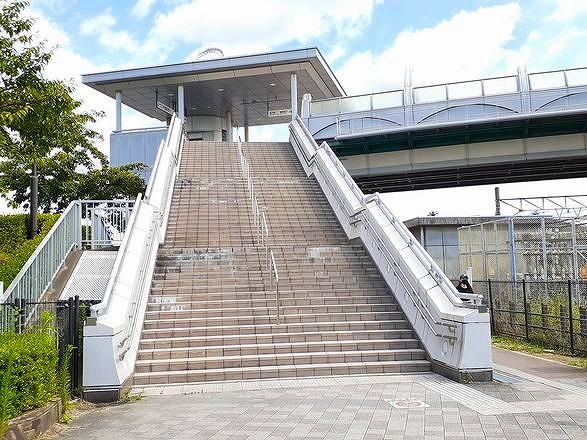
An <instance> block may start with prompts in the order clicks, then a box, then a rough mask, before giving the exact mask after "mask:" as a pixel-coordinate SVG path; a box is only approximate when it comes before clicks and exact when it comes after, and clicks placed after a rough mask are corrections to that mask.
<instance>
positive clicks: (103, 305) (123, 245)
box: [92, 193, 143, 316]
mask: <svg viewBox="0 0 587 440" xmlns="http://www.w3.org/2000/svg"><path fill="white" fill-rule="evenodd" d="M142 201H143V195H142V194H140V193H139V194H138V195H137V198H136V199H135V203H134V209H133V212H132V214H131V216H130V219H129V221H128V226H127V229H126V230H127V231H128V232H127V233H125V234H124V237H122V242H121V243H120V248H119V250H118V252H117V254H116V259H115V260H114V266H113V267H112V274H116V273H118V272H119V270H120V263H121V261H122V257H123V254H124V250H125V249H126V247H127V243H128V239H129V236H130V231H131V230H132V228H133V226H134V224H135V221H136V217H137V213H138V212H139V209H140V206H141V203H142ZM114 281H115V277H114V276H111V277H110V279H109V280H108V284H107V286H106V292H105V293H104V297H103V298H102V301H101V302H100V303H98V304H96V305H94V306H92V311H94V312H95V314H96V316H100V314H101V312H102V311H103V310H104V309H105V308H107V307H108V303H109V302H110V297H111V292H112V287H113V286H114Z"/></svg>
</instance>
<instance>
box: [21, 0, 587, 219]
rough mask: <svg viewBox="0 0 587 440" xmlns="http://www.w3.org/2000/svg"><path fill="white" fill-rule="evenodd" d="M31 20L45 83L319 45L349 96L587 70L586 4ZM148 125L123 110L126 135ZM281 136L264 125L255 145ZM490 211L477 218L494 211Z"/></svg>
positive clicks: (60, 0) (106, 13) (149, 8)
mask: <svg viewBox="0 0 587 440" xmlns="http://www.w3.org/2000/svg"><path fill="white" fill-rule="evenodd" d="M30 13H31V14H32V15H33V16H34V17H36V18H37V30H38V34H39V36H40V38H44V39H46V40H47V41H48V43H49V44H50V45H51V46H54V47H56V51H55V56H54V59H53V61H52V62H51V65H50V66H49V74H50V75H51V76H54V77H59V78H65V79H71V80H73V81H75V82H79V75H80V74H81V73H89V72H95V71H103V70H109V69H115V68H124V67H138V66H145V65H153V64H162V63H173V62H182V61H185V60H188V59H190V58H193V56H194V54H195V53H197V52H198V51H199V50H201V49H202V48H205V47H209V46H216V47H220V48H221V49H222V50H223V51H224V52H225V54H226V55H239V54H245V53H255V52H262V51H269V50H280V49H291V48H299V47H307V46H317V47H319V48H320V50H321V51H322V53H323V54H324V55H325V58H326V60H327V61H328V62H329V63H330V65H331V66H332V68H333V69H334V71H335V72H336V74H337V76H338V77H339V79H340V80H341V82H342V84H343V86H344V87H345V89H346V90H347V92H349V93H351V94H352V93H362V92H369V91H381V90H385V89H392V88H395V87H397V86H398V85H401V84H402V83H403V77H404V72H405V71H406V68H411V69H412V71H413V78H414V83H415V84H424V83H428V84H430V83H436V82H444V81H450V80H460V79H474V78H476V77H481V76H486V75H497V74H504V73H508V74H509V73H515V71H516V68H517V67H518V66H521V65H526V66H527V67H528V70H529V71H540V70H547V69H558V68H568V67H583V66H586V65H587V26H585V23H587V0H523V1H522V0H520V1H490V0H479V1H463V0H442V1H439V0H412V1H406V0H386V1H385V0H296V1H288V0H273V1H271V0H246V1H242V0H240V1H239V0H231V1H229V0H119V1H107V0H93V1H88V0H32V5H31V8H30ZM78 94H79V96H80V97H81V98H82V99H83V100H84V101H85V102H86V106H88V107H89V108H93V109H96V110H102V111H104V112H105V113H106V117H105V118H104V119H103V120H102V121H100V123H99V124H98V129H99V130H100V131H101V132H103V133H104V135H105V136H106V137H107V135H108V133H109V132H110V130H111V129H112V126H113V113H114V104H113V102H112V101H111V100H110V99H109V98H105V97H102V96H101V95H99V94H98V93H96V92H93V91H91V90H89V89H88V88H86V87H84V86H81V85H80V86H79V87H78ZM154 124H156V123H155V122H154V121H152V120H148V119H145V118H144V117H143V116H142V115H139V114H137V113H136V112H133V111H131V110H130V109H126V110H125V112H124V126H125V128H132V127H140V126H148V125H154ZM280 133H281V134H282V133H283V129H281V131H280V129H279V128H277V129H275V128H261V129H257V130H255V131H254V132H253V134H252V137H253V138H256V139H257V140H267V139H269V138H272V137H275V136H280ZM102 148H103V149H104V150H105V151H107V148H108V145H107V141H105V142H104V144H103V145H102ZM570 184H573V183H572V182H571V183H569V182H565V183H561V184H560V185H558V184H557V186H556V189H558V190H559V191H555V192H560V193H564V192H577V188H576V185H577V184H576V183H574V185H575V190H574V191H571V190H570V189H569V188H568V185H570ZM541 185H542V184H533V185H532V186H531V187H528V186H527V187H524V186H523V185H522V186H519V185H518V186H512V187H511V188H512V190H515V191H517V192H518V193H519V192H524V191H526V190H527V189H525V188H530V189H532V190H534V191H538V190H541V189H540V188H542V187H541ZM545 185H548V184H545ZM565 185H566V186H565ZM583 185H584V182H583ZM544 188H549V189H552V185H549V186H548V187H546V186H545V187H544ZM481 190H482V189H479V188H477V189H475V188H473V189H468V190H464V191H466V192H464V193H459V192H458V191H459V190H445V191H448V193H446V194H448V195H446V194H445V193H443V192H442V190H440V192H436V193H435V192H434V191H428V192H422V193H423V194H424V196H422V197H430V194H432V197H433V198H435V199H438V200H440V199H443V198H444V197H448V198H454V197H457V198H458V197H461V196H459V194H464V196H462V197H465V198H470V199H475V198H477V196H475V195H473V196H470V194H474V191H481ZM486 190H487V191H488V194H489V193H490V191H489V189H486ZM461 191H463V190H461ZM491 191H492V190H491ZM550 192H552V191H550ZM426 194H428V195H426ZM435 194H443V195H442V197H436V196H434V195H435ZM506 194H507V190H506ZM412 196H414V194H412ZM412 196H410V197H412ZM401 197H404V196H398V199H397V200H400V201H401V200H403V199H401ZM462 197H461V198H462ZM488 198H489V199H490V198H491V196H489V197H488ZM406 200H408V199H406ZM423 200H428V199H426V198H424V199H423ZM398 203H399V202H398ZM402 204H403V202H402ZM422 204H423V205H426V206H427V207H430V209H437V210H439V211H440V213H441V214H449V212H446V211H443V209H440V207H439V206H432V205H430V204H429V203H428V202H426V203H424V202H423V203H422ZM487 206H488V209H485V210H484V211H483V212H479V213H490V212H487V210H489V211H491V203H488V204H487ZM426 209H428V208H426ZM421 210H423V209H421ZM405 212H406V213H405V216H411V215H417V214H418V213H419V214H424V213H425V212H419V211H417V212H416V211H415V210H413V212H412V211H409V212H408V210H406V211H405Z"/></svg>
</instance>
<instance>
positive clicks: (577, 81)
mask: <svg viewBox="0 0 587 440" xmlns="http://www.w3.org/2000/svg"><path fill="white" fill-rule="evenodd" d="M566 74H567V84H568V86H569V87H576V86H585V85H587V68H583V69H571V70H567V71H566Z"/></svg>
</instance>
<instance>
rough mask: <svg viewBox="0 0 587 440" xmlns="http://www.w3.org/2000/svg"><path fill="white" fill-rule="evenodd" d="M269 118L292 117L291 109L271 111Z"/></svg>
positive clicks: (268, 114) (268, 113)
mask: <svg viewBox="0 0 587 440" xmlns="http://www.w3.org/2000/svg"><path fill="white" fill-rule="evenodd" d="M267 116H269V117H270V118H280V117H282V116H291V108H282V109H280V110H269V111H268V112H267Z"/></svg>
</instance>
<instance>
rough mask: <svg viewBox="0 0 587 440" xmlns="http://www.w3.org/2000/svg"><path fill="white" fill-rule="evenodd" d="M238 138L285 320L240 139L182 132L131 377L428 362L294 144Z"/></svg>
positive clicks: (198, 378)
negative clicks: (208, 139)
mask: <svg viewBox="0 0 587 440" xmlns="http://www.w3.org/2000/svg"><path fill="white" fill-rule="evenodd" d="M243 148H244V150H245V156H247V157H248V158H249V160H250V161H251V165H252V172H253V175H254V176H255V191H256V194H257V197H258V199H259V203H260V205H261V207H262V208H263V209H264V210H265V212H266V214H267V220H268V222H269V230H270V234H271V237H270V244H271V247H272V249H273V252H274V254H275V259H276V263H277V266H278V271H279V278H280V284H279V287H280V297H281V309H280V310H281V321H280V324H279V325H278V324H277V323H276V318H275V315H276V308H275V304H276V303H275V295H274V293H273V292H272V291H270V289H269V276H268V273H267V270H266V266H265V251H264V249H263V248H261V247H259V246H258V245H257V244H256V230H255V228H254V225H253V219H252V214H251V203H250V198H249V195H248V193H247V188H246V182H245V180H244V179H243V178H242V174H241V170H240V164H239V160H238V154H237V149H236V146H235V144H231V143H205V142H188V143H186V145H185V147H184V150H183V153H182V158H181V166H180V174H179V178H178V179H177V182H176V184H175V190H174V194H173V202H172V207H171V213H170V218H169V226H168V229H167V237H166V240H165V245H164V246H163V247H162V248H160V250H159V254H158V258H157V265H156V270H155V275H154V279H153V284H152V289H151V294H150V297H149V303H148V306H147V312H146V316H145V324H144V330H143V334H142V338H141V343H140V350H139V355H138V360H137V363H136V369H135V375H134V384H135V385H149V384H168V383H169V384H171V383H188V382H202V381H220V380H246V379H263V378H278V377H279V378H292V377H308V376H328V375H346V374H361V373H410V372H422V371H429V370H430V363H429V362H428V360H426V354H425V352H424V351H423V350H422V349H421V348H420V344H419V341H418V340H417V338H416V336H415V333H414V332H413V331H412V330H411V328H410V325H409V324H408V322H407V321H406V320H405V319H404V316H403V314H402V312H401V310H400V309H399V307H398V305H397V304H396V301H395V299H394V297H393V295H392V294H391V292H390V291H389V289H388V288H387V286H386V284H385V282H384V281H383V278H382V277H381V276H380V274H379V273H378V271H377V269H376V267H375V265H374V264H373V262H372V260H371V258H370V256H369V255H368V254H367V252H366V251H365V249H364V248H363V246H362V245H361V244H353V243H351V242H349V240H348V239H347V238H346V236H345V234H344V232H343V230H342V228H341V227H340V225H339V224H338V222H337V220H336V217H335V215H334V213H333V212H332V210H331V208H330V206H329V204H328V201H327V200H326V198H325V196H324V195H323V193H322V191H321V189H320V187H319V185H318V183H317V182H316V181H315V179H314V178H307V177H306V176H305V174H304V172H303V170H302V168H301V166H300V165H299V163H298V160H297V158H296V156H295V153H294V151H293V149H292V147H291V145H289V144H288V143H280V144H278V143H270V144H269V143H264V144H261V143H248V144H244V147H243Z"/></svg>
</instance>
